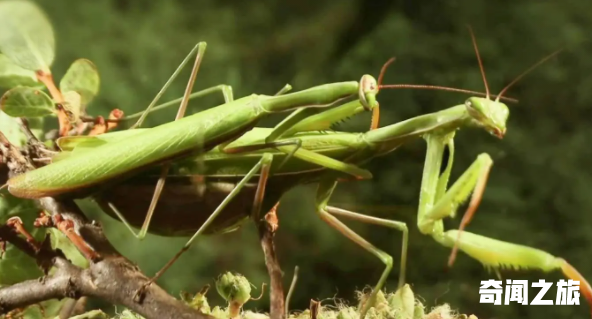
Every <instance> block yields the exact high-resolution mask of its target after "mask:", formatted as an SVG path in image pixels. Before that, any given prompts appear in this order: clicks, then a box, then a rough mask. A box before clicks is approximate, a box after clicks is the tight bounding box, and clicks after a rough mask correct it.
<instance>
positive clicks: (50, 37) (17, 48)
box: [0, 0, 55, 74]
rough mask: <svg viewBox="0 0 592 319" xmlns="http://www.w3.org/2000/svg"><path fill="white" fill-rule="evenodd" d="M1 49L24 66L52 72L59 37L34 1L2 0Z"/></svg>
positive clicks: (0, 8)
mask: <svg viewBox="0 0 592 319" xmlns="http://www.w3.org/2000/svg"><path fill="white" fill-rule="evenodd" d="M0 30H2V32H0V52H2V53H4V54H5V55H6V56H7V57H8V58H9V59H10V60H12V62H14V63H15V64H16V65H18V66H20V67H21V68H23V69H27V70H30V71H42V72H43V73H46V74H51V71H50V69H49V68H50V66H51V64H52V63H53V59H54V56H55V38H54V32H53V29H52V26H51V23H50V22H49V20H48V19H47V17H46V16H45V14H44V13H43V11H41V9H40V8H39V7H38V6H37V5H36V4H35V3H33V2H30V1H25V0H5V1H0Z"/></svg>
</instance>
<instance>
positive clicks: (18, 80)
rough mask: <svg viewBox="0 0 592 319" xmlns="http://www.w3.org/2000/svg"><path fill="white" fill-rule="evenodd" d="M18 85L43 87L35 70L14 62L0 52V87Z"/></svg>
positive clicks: (7, 87)
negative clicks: (24, 67) (26, 68)
mask: <svg viewBox="0 0 592 319" xmlns="http://www.w3.org/2000/svg"><path fill="white" fill-rule="evenodd" d="M16 86H31V87H42V84H41V83H40V82H38V81H37V76H35V72H33V71H30V70H25V69H23V68H21V67H20V66H18V65H16V64H14V62H12V61H11V60H10V59H9V58H8V57H7V56H5V55H4V54H0V87H1V88H6V89H10V88H13V87H16Z"/></svg>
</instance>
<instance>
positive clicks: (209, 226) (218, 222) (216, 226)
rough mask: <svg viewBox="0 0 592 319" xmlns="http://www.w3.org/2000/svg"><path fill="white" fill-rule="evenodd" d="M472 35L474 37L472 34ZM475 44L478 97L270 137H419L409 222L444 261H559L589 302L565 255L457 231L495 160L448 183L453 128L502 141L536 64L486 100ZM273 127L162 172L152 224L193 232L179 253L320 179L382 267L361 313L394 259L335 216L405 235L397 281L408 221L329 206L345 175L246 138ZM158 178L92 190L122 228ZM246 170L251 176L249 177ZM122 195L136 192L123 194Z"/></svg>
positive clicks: (70, 147) (381, 149) (348, 157)
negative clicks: (452, 224) (459, 257)
mask: <svg viewBox="0 0 592 319" xmlns="http://www.w3.org/2000/svg"><path fill="white" fill-rule="evenodd" d="M473 43H474V44H475V40H474V38H473ZM475 51H476V52H477V57H478V60H479V65H480V67H481V73H482V76H483V81H484V83H485V86H486V91H487V93H486V97H485V98H478V97H471V98H469V99H467V100H466V101H465V103H464V104H460V105H456V106H453V107H451V108H448V109H445V110H442V111H439V112H435V113H431V114H425V115H421V116H417V117H414V118H411V119H408V120H406V121H403V122H400V123H397V124H392V125H388V126H385V127H382V128H376V129H372V130H370V131H368V132H365V133H346V132H322V133H320V132H311V131H313V130H314V129H319V127H325V126H326V125H327V123H333V122H335V121H337V120H338V119H340V117H341V115H343V114H345V113H348V114H349V113H353V112H355V110H360V109H362V104H361V101H359V100H356V101H351V102H349V103H346V104H344V105H342V106H339V107H337V108H335V109H332V110H328V111H324V112H322V113H319V114H315V115H310V116H307V117H305V118H303V119H301V120H300V121H299V122H297V124H296V125H294V126H293V130H294V131H290V130H287V131H286V132H285V133H284V134H282V135H280V136H279V137H278V140H277V141H278V142H281V141H283V140H284V139H285V140H289V139H298V140H299V141H300V142H301V143H300V148H301V149H302V150H306V151H308V152H313V153H315V154H319V155H323V156H324V158H330V159H333V160H337V161H341V162H343V163H348V164H352V165H356V166H358V165H363V164H365V163H367V162H369V161H371V160H372V159H373V158H375V157H378V156H384V155H386V154H389V153H391V152H392V151H394V150H396V149H397V148H399V147H400V146H402V145H404V144H406V143H408V142H411V141H413V140H417V139H419V138H423V139H424V140H425V141H426V143H427V152H426V159H425V166H424V170H423V174H422V182H421V191H420V199H419V210H418V222H417V225H418V228H419V230H420V232H421V233H423V234H424V235H429V236H431V237H432V238H433V239H434V240H435V241H436V242H438V243H439V244H441V245H443V246H445V247H449V248H452V253H451V256H450V259H449V264H450V265H452V263H453V261H454V258H455V255H456V251H457V249H460V250H461V251H463V252H464V253H466V254H467V255H469V256H470V257H472V258H473V259H476V260H478V261H479V262H481V263H482V264H484V265H485V266H488V267H492V268H500V267H514V268H524V269H538V270H542V271H545V272H550V271H553V270H557V269H560V270H561V271H562V272H563V273H564V275H565V276H566V277H568V278H570V279H573V280H577V281H580V288H581V291H582V293H583V295H584V296H585V297H586V299H587V300H588V303H589V304H592V288H591V287H590V285H589V284H588V282H587V281H586V280H585V278H583V276H582V275H581V274H579V272H578V271H577V270H576V269H575V268H573V267H572V266H571V265H570V264H569V263H567V262H566V261H565V260H564V259H562V258H558V257H555V256H553V255H551V254H549V253H547V252H544V251H542V250H539V249H535V248H531V247H527V246H523V245H517V244H512V243H508V242H503V241H499V240H495V239H491V238H488V237H484V236H480V235H477V234H473V233H469V232H466V231H464V228H465V227H466V225H467V224H468V223H469V222H470V220H471V218H472V217H473V215H474V214H475V212H476V209H477V206H478V204H479V202H480V200H481V196H482V194H483V192H484V189H485V185H486V181H487V176H488V174H489V171H490V169H491V167H492V165H493V161H492V159H491V157H490V156H489V155H488V154H486V153H482V154H479V155H478V156H477V159H476V160H475V161H474V162H473V164H472V165H471V166H470V167H469V168H468V169H467V170H466V171H465V172H464V173H463V174H462V175H461V176H460V177H459V178H458V179H457V181H456V182H454V183H453V185H452V186H451V187H450V188H448V181H449V178H450V173H451V169H452V164H453V158H454V150H455V147H454V136H455V134H456V131H457V130H458V129H460V128H464V127H477V128H481V129H483V130H485V131H486V132H488V133H489V134H491V135H493V136H496V137H498V138H500V139H501V138H503V137H504V135H505V133H506V122H507V119H508V117H509V109H508V107H507V106H506V105H505V104H503V103H501V102H500V101H499V100H500V96H502V95H503V93H504V92H506V91H507V90H508V89H509V87H510V86H511V85H512V84H514V83H516V81H518V80H519V79H520V78H521V77H522V76H524V75H525V74H526V73H528V72H529V71H530V70H532V69H533V68H534V66H533V67H532V68H530V69H529V70H527V71H526V72H524V73H523V74H521V75H520V76H519V77H517V78H516V79H515V80H514V81H513V82H512V83H510V84H509V85H508V86H506V88H504V89H503V90H502V91H501V92H500V94H499V95H498V98H497V99H496V100H491V99H490V95H489V89H488V87H487V82H486V79H485V72H484V70H483V66H482V63H481V60H480V58H479V54H478V51H477V47H476V44H475ZM551 56H553V55H551ZM551 56H548V57H547V58H546V59H548V58H550V57H551ZM546 59H543V60H542V61H540V62H539V63H537V64H536V65H538V64H540V63H542V62H543V61H545V60H546ZM536 65H535V66H536ZM272 131H273V130H272V129H267V128H254V129H253V130H251V131H249V132H247V133H245V134H244V135H243V136H241V137H240V138H238V139H236V140H235V141H233V142H231V143H230V144H228V147H229V148H232V149H235V150H237V151H248V152H241V153H236V154H228V153H225V152H224V151H223V150H221V149H220V148H214V149H212V150H211V151H209V152H208V153H206V154H204V155H203V156H201V157H198V158H197V159H195V158H190V159H186V160H184V161H179V162H176V163H175V164H173V166H172V167H171V170H172V174H170V175H169V176H168V177H167V183H168V184H167V185H168V186H167V187H166V188H164V190H163V191H164V196H162V198H161V200H160V202H159V208H158V209H157V210H156V213H155V215H154V218H155V219H154V221H155V223H154V224H153V225H152V226H151V228H150V231H151V232H154V233H158V234H162V235H169V236H187V235H192V234H193V236H192V237H191V239H190V240H189V241H188V242H187V244H186V245H185V246H184V248H183V249H182V250H181V252H182V251H184V250H186V249H187V248H188V247H189V245H191V243H192V242H193V241H194V240H195V238H196V237H198V236H199V235H201V234H206V233H222V232H228V231H232V230H234V229H236V228H238V227H239V226H240V222H241V221H243V220H245V219H246V218H248V217H250V216H253V215H254V216H258V214H259V212H260V211H269V210H271V209H273V208H274V207H275V206H276V204H277V203H278V202H279V200H280V199H281V196H282V195H283V194H284V193H285V192H287V191H288V190H290V189H291V188H293V187H294V186H296V185H300V184H306V183H318V185H319V186H318V189H317V194H316V210H317V213H318V214H319V217H320V218H321V219H322V220H323V221H325V222H326V223H328V224H329V225H330V226H332V227H333V228H335V229H336V230H338V231H339V232H341V233H342V234H343V235H345V236H346V237H348V238H349V239H351V240H352V241H354V242H355V243H357V244H358V245H360V246H361V247H362V248H364V249H366V250H367V251H369V252H370V253H372V254H373V255H375V256H376V257H378V258H379V259H380V260H381V261H382V262H383V263H384V264H385V269H384V271H383V273H382V275H381V277H380V279H379V281H378V283H377V284H376V285H375V287H374V289H373V291H372V293H371V295H370V296H369V301H368V302H367V303H365V304H364V306H363V308H362V310H361V312H360V314H361V318H363V317H364V316H365V314H366V312H367V310H368V309H369V307H370V306H371V305H372V303H373V302H372V301H373V300H374V297H375V296H376V293H377V292H378V291H379V290H380V289H381V288H382V287H383V286H384V283H385V281H386V278H387V276H388V275H389V274H390V272H391V269H392V266H393V258H392V257H391V256H390V255H389V254H388V253H386V252H384V251H382V250H380V249H379V248H377V247H375V246H374V245H372V244H371V243H369V242H368V241H366V240H365V239H364V238H362V237H361V236H359V235H357V234H356V233H355V232H353V231H352V230H351V229H349V228H348V227H347V226H346V225H344V224H343V223H342V222H341V221H340V220H339V219H337V217H342V218H347V219H352V220H357V221H361V222H366V223H370V224H377V225H382V226H386V227H391V228H394V229H396V230H399V231H401V232H402V233H403V243H402V250H401V261H400V262H401V265H400V269H401V271H400V274H399V286H401V285H402V284H403V283H404V280H405V264H406V260H407V244H408V228H407V225H406V224H405V223H402V222H398V221H394V220H386V219H381V218H375V217H371V216H367V215H363V214H360V213H358V212H353V211H347V210H344V209H341V208H338V207H333V206H330V205H329V204H328V203H329V200H330V198H331V195H332V193H333V191H334V190H335V188H336V186H337V184H338V182H339V181H340V180H343V179H345V180H350V179H351V176H349V175H347V174H345V175H344V172H340V171H336V170H332V169H330V168H329V169H328V167H327V166H326V165H324V164H325V163H324V162H323V161H319V162H314V161H305V160H303V159H301V158H289V154H288V153H286V152H282V151H279V150H276V149H274V148H267V149H259V150H256V149H254V148H253V146H258V145H262V144H264V142H265V139H266V137H267V136H269V135H270V134H271V133H272ZM115 134H118V133H115ZM120 134H121V133H120ZM123 134H141V133H140V132H127V133H123ZM118 138H124V136H119V137H117V135H111V136H109V134H108V135H106V136H103V137H100V136H99V137H93V138H91V139H87V138H81V139H77V138H66V139H63V140H62V141H60V144H61V145H60V146H61V147H62V149H64V150H65V151H66V152H68V151H70V152H73V153H72V154H74V153H75V152H77V151H79V152H85V148H92V147H94V146H95V145H99V144H102V143H109V142H111V141H110V139H114V140H117V139H118ZM101 139H103V140H101ZM99 147H100V146H99ZM446 150H448V152H449V160H448V161H447V164H446V166H445V167H444V170H443V172H441V168H442V164H443V161H442V159H443V156H444V152H445V151H446ZM74 156H75V155H74ZM262 159H265V160H266V163H267V165H266V166H265V168H264V169H261V170H260V173H259V174H257V171H255V170H253V167H256V164H257V163H260V162H261V160H262ZM200 161H203V164H204V167H205V171H200V169H199V168H198V166H199V165H198V163H201V162H200ZM204 177H205V180H206V182H205V183H206V188H205V192H200V191H199V188H198V187H197V184H199V183H200V182H201V181H202V179H203V178H204ZM159 178H160V176H159V174H158V172H157V171H152V172H145V173H144V174H140V175H136V176H135V177H133V178H131V179H128V180H126V181H125V182H123V183H119V184H117V185H111V186H109V189H108V191H102V192H98V193H97V195H96V196H95V199H96V201H97V202H98V203H99V205H100V206H101V207H102V208H103V209H104V210H105V211H106V212H107V213H108V214H110V215H111V216H113V217H118V218H120V219H121V220H122V221H123V222H124V223H125V224H126V225H127V226H128V227H129V228H130V230H131V227H132V226H140V225H142V227H144V225H145V224H146V223H145V222H143V221H144V218H145V216H144V212H145V211H146V207H148V206H149V205H150V202H151V201H150V198H151V194H152V190H153V186H154V184H155V183H156V182H157V180H158V179H159ZM251 178H253V179H256V181H250V179H251ZM471 193H472V197H471V200H470V202H469V207H468V209H467V213H466V214H465V215H464V217H463V219H462V222H461V225H460V227H459V229H458V230H448V231H445V230H444V227H443V219H444V218H446V217H454V215H455V213H456V210H457V208H458V206H459V205H460V204H462V203H463V202H465V201H466V200H467V199H469V197H470V196H471ZM130 195H131V196H130ZM130 197H131V198H133V199H134V200H133V201H130V200H129V198H130ZM196 208H197V209H196ZM461 234H462V236H461ZM178 255H179V254H177V255H176V257H178ZM165 269H166V267H165Z"/></svg>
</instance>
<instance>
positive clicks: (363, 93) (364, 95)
mask: <svg viewBox="0 0 592 319" xmlns="http://www.w3.org/2000/svg"><path fill="white" fill-rule="evenodd" d="M378 88H379V86H378V82H376V79H375V78H374V77H373V76H372V75H368V74H364V75H363V76H362V79H361V80H360V88H359V89H358V96H359V98H360V102H361V103H362V106H363V107H364V108H365V109H366V111H372V110H374V108H377V107H378V101H377V100H376V95H377V94H378V90H379V89H378Z"/></svg>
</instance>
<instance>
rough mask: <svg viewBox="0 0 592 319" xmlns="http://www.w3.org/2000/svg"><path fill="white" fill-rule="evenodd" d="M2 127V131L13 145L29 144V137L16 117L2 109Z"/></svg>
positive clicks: (0, 115) (0, 125)
mask: <svg viewBox="0 0 592 319" xmlns="http://www.w3.org/2000/svg"><path fill="white" fill-rule="evenodd" d="M0 127H1V128H2V133H3V134H4V135H5V136H6V138H7V139H8V141H9V142H10V143H11V144H12V145H15V146H23V145H25V144H27V137H26V136H25V134H23V132H22V131H21V128H20V126H19V125H18V123H17V121H16V119H14V118H12V117H10V116H8V114H6V113H4V112H2V111H0Z"/></svg>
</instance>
